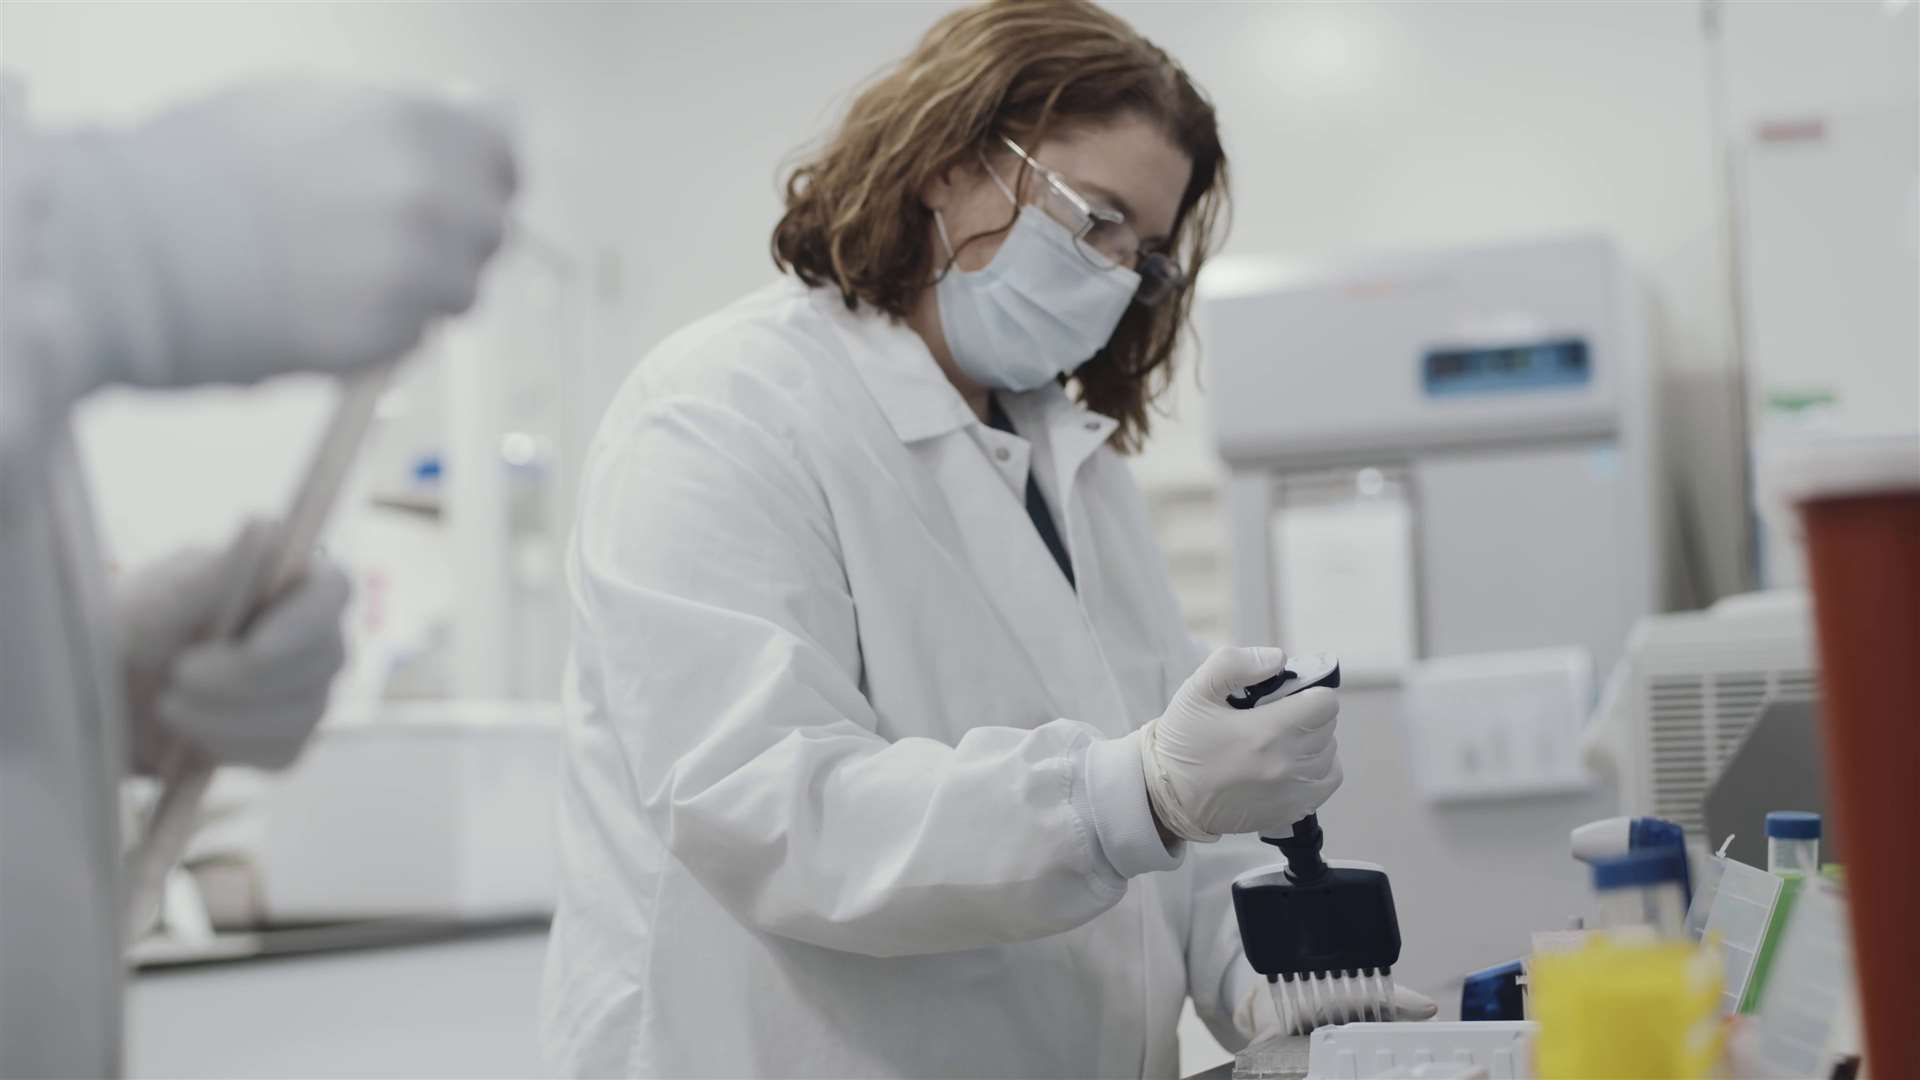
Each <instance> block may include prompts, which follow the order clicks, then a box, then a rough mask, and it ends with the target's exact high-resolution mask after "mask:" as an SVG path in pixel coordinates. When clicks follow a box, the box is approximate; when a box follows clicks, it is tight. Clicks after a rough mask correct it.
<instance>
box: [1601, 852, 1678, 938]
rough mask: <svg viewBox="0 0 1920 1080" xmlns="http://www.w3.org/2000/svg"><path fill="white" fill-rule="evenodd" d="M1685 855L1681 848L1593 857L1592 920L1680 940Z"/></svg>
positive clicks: (1602, 925) (1610, 926) (1616, 927)
mask: <svg viewBox="0 0 1920 1080" xmlns="http://www.w3.org/2000/svg"><path fill="white" fill-rule="evenodd" d="M1686 860H1687V856H1686V852H1685V851H1683V850H1681V849H1680V848H1655V849H1652V850H1649V851H1635V852H1629V853H1628V854H1626V855H1621V856H1618V857H1616V858H1611V859H1595V860H1594V861H1593V888H1594V891H1595V892H1597V893H1598V894H1599V896H1598V903H1597V911H1596V918H1595V922H1596V924H1597V925H1598V926H1600V927H1601V928H1604V929H1609V930H1620V929H1625V928H1627V927H1635V926H1645V927H1650V928H1652V930H1653V932H1654V934H1655V935H1656V936H1658V937H1661V938H1668V939H1673V940H1678V939H1680V938H1681V937H1682V936H1683V934H1684V933H1685V926H1686V920H1687V900H1686V886H1685V884H1684V883H1685V881H1686V877H1687V862H1686Z"/></svg>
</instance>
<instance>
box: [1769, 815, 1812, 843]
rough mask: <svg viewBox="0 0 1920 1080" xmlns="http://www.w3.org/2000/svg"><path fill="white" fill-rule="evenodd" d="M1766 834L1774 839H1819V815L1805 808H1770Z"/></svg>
mask: <svg viewBox="0 0 1920 1080" xmlns="http://www.w3.org/2000/svg"><path fill="white" fill-rule="evenodd" d="M1767 835H1768V836H1769V837H1772V838H1774V839H1776V840H1818V839H1820V815H1819V814H1815V813H1812V812H1811V811H1807V810H1771V811H1768V813H1767Z"/></svg>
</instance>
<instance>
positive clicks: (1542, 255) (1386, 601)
mask: <svg viewBox="0 0 1920 1080" xmlns="http://www.w3.org/2000/svg"><path fill="white" fill-rule="evenodd" d="M1203 285H1204V289H1203V294H1202V295H1203V303H1204V310H1203V317H1204V319H1205V322H1206V325H1207V330H1208V333H1207V348H1208V355H1209V358H1210V361H1211V364H1212V372H1211V375H1210V378H1211V380H1212V386H1211V388H1210V389H1211V392H1210V397H1211V400H1212V403H1213V420H1214V429H1215V436H1216V438H1217V440H1218V445H1219V451H1220V454H1221V456H1222V457H1223V458H1224V459H1225V460H1226V462H1227V464H1228V466H1229V468H1230V469H1231V478H1230V481H1229V486H1228V513H1229V519H1230V529H1231V532H1232V547H1233V579H1234V589H1235V597H1236V601H1235V610H1234V634H1235V637H1236V639H1237V640H1240V641H1247V642H1254V641H1282V642H1284V641H1289V640H1293V639H1295V638H1298V637H1303V636H1306V637H1311V639H1312V640H1313V641H1314V642H1315V643H1316V644H1317V645H1321V646H1323V647H1325V648H1327V649H1329V650H1330V651H1333V652H1336V653H1338V654H1339V655H1340V656H1341V657H1342V659H1343V661H1344V662H1345V663H1346V664H1347V665H1348V667H1349V671H1350V676H1351V677H1352V678H1354V679H1355V680H1356V681H1361V682H1364V681H1367V680H1368V679H1369V677H1372V678H1382V677H1384V678H1394V677H1397V676H1398V675H1399V674H1400V673H1401V670H1402V669H1403V668H1404V667H1405V665H1406V664H1407V663H1408V662H1409V661H1411V660H1413V659H1415V658H1417V657H1422V656H1449V655H1454V654H1459V653H1471V652H1485V651H1500V650H1510V649H1520V648H1532V647H1539V646H1548V645H1555V646H1575V647H1579V648H1584V649H1586V650H1587V651H1588V652H1590V653H1591V654H1592V656H1593V657H1594V659H1595V661H1596V662H1597V663H1598V664H1600V665H1602V669H1603V670H1604V669H1605V667H1606V666H1608V665H1610V664H1611V662H1612V658H1613V657H1614V655H1616V653H1617V651H1618V649H1619V647H1620V642H1621V641H1622V640H1623V639H1624V638H1625V636H1626V633H1627V630H1628V628H1629V627H1630V626H1631V625H1632V623H1633V620H1634V619H1636V618H1638V617H1640V616H1641V615H1644V614H1646V613H1648V612H1649V611H1652V610H1654V609H1655V608H1656V606H1657V604H1658V602H1659V597H1660V574H1659V569H1658V565H1659V564H1658V559H1657V543H1656V540H1657V537H1658V535H1659V517H1658V513H1657V499H1656V496H1655V491H1656V484H1655V473H1654V465H1655V454H1654V422H1653V416H1652V412H1651V408H1650V405H1649V396H1648V370H1647V367H1648V362H1647V347H1646V341H1645V333H1644V330H1643V327H1642V319H1641V313H1640V304H1639V302H1638V300H1637V298H1636V295H1635V289H1634V285H1633V281H1632V279H1631V276H1630V275H1629V274H1628V272H1627V269H1626V267H1625V265H1624V263H1623V262H1622V260H1621V258H1620V256H1619V254H1618V252H1617V251H1616V250H1615V248H1614V247H1613V246H1612V244H1610V243H1609V242H1608V241H1606V240H1605V239H1603V238H1600V237H1594V236H1574V237H1568V238H1562V239H1548V240H1540V241H1532V242H1522V243H1509V244H1501V245H1495V246H1488V247H1480V248H1471V249H1461V250H1449V251H1438V252H1431V253H1425V254H1412V255H1391V256H1380V257H1372V258H1361V259H1356V260H1353V261H1348V262H1339V263H1331V264H1326V265H1316V266H1312V267H1310V268H1307V269H1304V270H1302V269H1288V268H1284V267H1282V268H1275V267H1267V268H1262V267H1259V266H1248V265H1245V264H1242V265H1241V266H1238V267H1234V268H1232V269H1230V270H1225V271H1223V272H1222V273H1220V274H1216V275H1212V276H1210V278H1209V280H1208V281H1207V282H1205V283H1203ZM1309 628H1310V633H1309V632H1308V631H1309Z"/></svg>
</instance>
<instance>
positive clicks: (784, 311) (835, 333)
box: [543, 282, 1274, 1077]
mask: <svg viewBox="0 0 1920 1080" xmlns="http://www.w3.org/2000/svg"><path fill="white" fill-rule="evenodd" d="M1005 403H1006V406H1007V411H1008V413H1009V414H1010V415H1011V417H1012V419H1013V421H1014V426H1015V428H1016V429H1017V430H1018V431H1019V432H1021V433H1022V435H1024V436H1026V438H1022V437H1018V436H1013V435H1008V434H1005V433H1002V432H998V431H995V430H993V429H991V428H990V427H988V426H987V425H985V424H982V423H981V422H979V421H978V420H977V419H976V418H975V417H974V416H973V414H972V412H971V411H969V410H968V408H967V407H966V405H965V403H964V402H963V401H962V399H961V398H960V396H959V395H958V393H957V392H955V390H954V389H953V387H952V386H951V385H950V384H949V383H948V382H947V381H946V379H945V378H944V377H943V376H942V375H941V373H940V371H939V369H938V367H937V366H936V365H935V363H934V361H933V358H932V356H931V355H930V354H929V353H928V352H927V350H926V348H925V346H924V345H923V344H922V342H921V341H920V339H919V338H918V337H917V336H916V335H915V334H914V333H913V331H912V330H910V329H908V328H907V327H905V326H903V325H901V324H898V323H896V322H893V321H891V320H889V319H886V318H885V317H881V316H877V315H872V314H868V313H864V312H863V313H859V314H856V313H852V312H849V311H848V310H847V309H846V307H845V306H844V305H843V304H842V303H841V302H840V301H839V299H838V298H837V296H835V295H834V294H832V293H831V292H828V291H825V290H807V289H805V288H804V287H802V286H800V285H799V284H797V283H792V282H783V283H781V284H778V285H775V286H772V287H769V288H767V289H764V290H762V291H760V292H758V293H755V294H753V295H751V296H749V297H747V298H745V299H744V300H742V301H740V302H738V303H736V304H734V305H733V306H731V307H729V308H727V309H725V310H723V311H721V312H720V313H718V314H716V315H714V316H711V317H709V318H707V319H704V320H702V321H700V322H698V323H696V324H694V325H693V326H691V327H688V328H687V329H685V330H683V331H681V332H680V333H678V334H676V335H674V336H673V337H672V338H670V339H668V340H667V341H666V342H665V343H664V344H662V345H661V346H660V347H659V348H658V349H657V350H655V351H654V352H653V353H652V354H651V355H650V356H649V357H647V359H646V360H645V361H644V362H642V363H641V364H640V365H639V367H638V368H637V369H636V371H635V372H634V373H633V375H632V376H631V377H630V378H629V379H628V381H627V383H626V385H625V386H624V387H623V389H622V390H621V391H620V393H619V395H618V396H617V397H616V398H615V400H614V401H613V403H612V405H611V407H610V408H609V410H608V412H607V415H606V418H605V420H604V421H603V423H602V425H601V428H600V431H599V433H598V435H597V437H596V439H595V442H594V444H593V447H592V449H591V451H590V454H589V459H588V462H587V466H586V472H585V482H584V488H583V494H582V499H581V509H580V515H579V520H578V523H577V528H576V530H575V534H574V537H573V541H572V544H571V547H570V551H569V556H568V567H567V572H568V580H569V584H570V587H571V592H572V597H573V607H574V626H575V630H574V643H573V646H574V647H573V656H572V661H571V664H570V666H569V673H568V679H567V686H566V688H565V689H566V696H567V699H568V704H569V708H568V712H569V725H568V749H567V764H566V770H565V771H566V775H565V781H564V790H563V797H562V810H561V814H562V853H561V858H562V864H563V868H564V873H563V881H562V884H561V890H560V904H559V912H558V915H557V917H556V919H555V923H554V929H553V941H552V946H551V951H550V953H549V957H548V970H547V985H546V994H545V997H546V1000H545V1008H544V1018H543V1019H544V1023H543V1027H544V1037H545V1040H546V1044H547V1049H548V1053H549V1055H550V1057H551V1058H552V1063H553V1064H554V1066H555V1067H556V1068H558V1069H560V1070H561V1071H564V1072H566V1073H571V1074H594V1075H670V1076H694V1075H713V1076H748V1075H775V1076H801V1075H805V1076H1025V1077H1042V1076H1073V1077H1086V1076H1139V1075H1151V1076H1168V1075H1173V1074H1174V1073H1175V1072H1176V1070H1177V1063H1178V1054H1177V1047H1176V1045H1175V1037H1174V1027H1175V1023H1176V1020H1177V1017H1178V1015H1179V1012H1180V1008H1181V1004H1182V1002H1183V1001H1184V1000H1185V999H1186V998H1187V997H1188V996H1189V995H1191V996H1192V997H1193V999H1194V1002H1195V1004H1196V1006H1197V1008H1198V1010H1199V1013H1200V1015H1201V1016H1202V1018H1203V1019H1205V1020H1206V1021H1207V1023H1208V1025H1209V1026H1210V1028H1211V1029H1212V1030H1213V1031H1214V1032H1215V1034H1216V1035H1217V1036H1219V1037H1220V1038H1221V1039H1222V1041H1223V1042H1226V1043H1228V1044H1229V1045H1238V1044H1239V1042H1240V1041H1241V1040H1240V1038H1239V1036H1238V1035H1236V1034H1235V1033H1234V1031H1233V1029H1232V1024H1231V1013H1232V1009H1233V1003H1234V1001H1235V999H1236V997H1237V996H1238V994H1239V993H1241V992H1242V991H1243V989H1244V987H1245V986H1246V985H1247V984H1248V980H1249V979H1251V978H1253V977H1254V976H1252V973H1251V970H1250V969H1248V968H1247V966H1246V962H1245V960H1244V957H1243V954H1242V951H1241V949H1240V943H1239V934H1238V931H1237V929H1236V928H1235V926H1234V924H1233V915H1232V904H1231V899H1230V896H1229V884H1230V882H1231V880H1232V878H1233V876H1234V875H1235V874H1237V873H1238V872H1240V871H1241V870H1243V869H1245V868H1246V867H1248V866H1251V865H1257V864H1260V863H1269V862H1272V861H1274V860H1273V858H1272V856H1271V854H1262V851H1261V849H1260V848H1259V845H1258V844H1253V843H1249V842H1243V841H1226V842H1222V843H1220V844H1216V845H1206V846H1195V847H1194V848H1192V849H1191V850H1188V851H1185V852H1181V853H1176V854H1172V855H1170V854H1169V853H1168V852H1167V850H1166V849H1165V848H1164V847H1162V846H1161V845H1160V842H1159V840H1158V839H1157V836H1156V835H1155V833H1154V831H1153V827H1152V819H1151V815H1150V812H1149V811H1148V809H1147V803H1146V797H1145V793H1144V783H1143V781H1142V779H1141V773H1140V766H1139V760H1138V756H1137V753H1136V751H1135V749H1134V747H1133V744H1132V743H1131V741H1116V740H1117V737H1119V736H1123V735H1125V734H1126V733H1127V732H1129V731H1131V730H1133V729H1135V728H1137V727H1138V726H1139V725H1140V724H1141V723H1143V722H1145V721H1146V720H1149V719H1151V718H1153V717H1154V716H1157V715H1159V713H1160V712H1161V711H1162V709H1163V708H1164V707H1165V705H1166V703H1167V701H1168V699H1169V698H1170V696H1171V695H1172V693H1173V691H1174V690H1175V689H1176V688H1177V687H1178V686H1179V684H1180V683H1181V682H1182V681H1183V680H1184V679H1185V677H1186V676H1187V674H1188V673H1189V672H1190V671H1191V670H1192V669H1193V668H1194V667H1195V666H1196V665H1197V663H1198V661H1199V659H1200V653H1199V651H1198V649H1197V648H1196V646H1195V645H1194V643H1193V642H1192V640H1191V639H1190V638H1189V637H1188V636H1187V634H1186V632H1185V630H1184V629H1183V626H1182V621H1181V617H1180V612H1179V610H1178V607H1177V605H1176V603H1175V599H1174V595H1173V590H1172V588H1171V585H1170V583H1169V580H1168V576H1167V572H1166V567H1165V563H1164V560H1163V558H1162V556H1161V555H1160V553H1159V551H1158V550H1157V548H1156V546H1155V544H1154V542H1153V539H1152V537H1151V535H1150V532H1149V529H1148V523H1147V518H1146V513H1145V507H1144V505H1143V502H1142V500H1141V498H1140V496H1139V493H1138V491H1137V489H1136V488H1135V486H1134V483H1133V480H1132V477H1131V474H1130V472H1129V470H1128V469H1127V466H1126V465H1125V464H1124V462H1123V461H1122V460H1121V459H1120V458H1119V457H1118V456H1117V455H1116V454H1115V453H1113V451H1112V450H1111V449H1109V448H1108V447H1107V445H1106V442H1107V438H1108V436H1109V435H1111V434H1112V432H1113V428H1114V422H1113V421H1112V420H1110V419H1108V418H1106V417H1102V416H1096V415H1094V414H1092V413H1088V412H1085V411H1083V410H1081V409H1079V408H1078V407H1076V406H1075V405H1074V404H1072V402H1071V401H1070V400H1069V399H1068V398H1067V397H1066V396H1065V394H1064V393H1063V392H1062V391H1061V390H1060V389H1059V388H1058V387H1055V386H1048V387H1046V388H1044V389H1042V390H1037V391H1034V392H1031V393H1028V394H1022V395H1014V396H1011V397H1009V398H1007V399H1006V402H1005ZM1029 465H1031V467H1032V468H1034V469H1035V470H1036V475H1037V477H1038V479H1039V480H1040V482H1041V486H1042V489H1043V491H1044V493H1045V495H1046V496H1047V501H1048V503H1049V505H1050V506H1051V507H1052V508H1053V511H1054V516H1055V518H1056V520H1057V521H1058V523H1059V529H1060V533H1061V535H1062V537H1063V539H1064V540H1065V542H1066V544H1067V546H1068V548H1069V550H1070V553H1071V557H1072V562H1073V567H1074V571H1075V573H1076V575H1077V577H1078V580H1079V589H1078V591H1077V592H1076V591H1075V590H1074V589H1073V588H1072V587H1070V586H1069V585H1068V583H1067V580H1066V578H1065V576H1064V575H1063V574H1062V573H1061V571H1060V569H1059V567H1058V566H1057V565H1056V564H1055V563H1054V561H1053V559H1052V557H1051V556H1050V554H1049V553H1048V551H1047V548H1046V546H1045V545H1044V543H1043V542H1042V541H1041V539H1040V537H1039V535H1038V533H1037V531H1036V530H1035V528H1034V526H1033V524H1032V523H1031V521H1030V520H1029V518H1028V517H1027V512H1026V510H1025V506H1024V502H1023V498H1022V495H1023V492H1024V484H1025V478H1026V475H1027V469H1028V468H1029Z"/></svg>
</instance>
